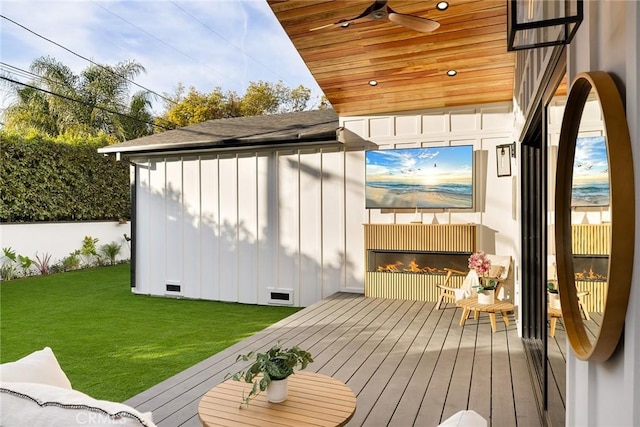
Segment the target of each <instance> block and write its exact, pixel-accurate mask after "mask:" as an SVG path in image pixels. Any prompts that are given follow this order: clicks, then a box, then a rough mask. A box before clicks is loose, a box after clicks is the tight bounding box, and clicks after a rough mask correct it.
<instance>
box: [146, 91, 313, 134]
mask: <svg viewBox="0 0 640 427" xmlns="http://www.w3.org/2000/svg"><path fill="white" fill-rule="evenodd" d="M164 95H165V97H166V98H168V99H170V100H171V102H168V103H165V112H164V113H163V114H162V116H161V117H160V118H159V119H157V120H156V123H157V124H158V125H161V126H163V127H169V128H175V127H182V126H188V125H192V124H196V123H201V122H204V121H206V120H214V119H222V118H228V117H241V116H259V115H263V114H275V113H286V112H292V111H303V110H305V109H306V108H307V105H308V103H309V100H310V99H311V90H310V89H308V88H306V87H304V86H302V85H300V86H298V87H296V88H293V89H292V88H289V87H287V86H286V85H285V84H283V83H282V82H278V83H275V84H274V83H269V82H263V81H258V82H251V83H250V84H249V86H248V87H247V90H246V92H245V94H244V96H242V97H240V96H238V94H237V93H235V92H233V91H227V92H223V91H222V89H221V88H219V87H217V88H215V89H214V90H213V91H212V92H211V93H209V94H206V93H202V92H199V91H197V90H196V89H195V88H194V87H191V88H189V92H188V93H187V94H186V95H185V88H184V86H183V85H182V84H178V86H177V88H176V90H175V93H174V94H172V95H171V94H164Z"/></svg>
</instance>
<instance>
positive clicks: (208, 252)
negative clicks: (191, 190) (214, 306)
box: [200, 157, 220, 300]
mask: <svg viewBox="0 0 640 427" xmlns="http://www.w3.org/2000/svg"><path fill="white" fill-rule="evenodd" d="M200 168H201V171H200V177H201V180H202V183H201V190H200V194H201V196H200V197H201V213H200V233H201V237H200V239H201V242H200V266H201V273H200V274H201V291H200V294H201V298H204V299H212V300H217V299H220V276H219V272H220V265H219V261H220V259H219V244H220V240H219V238H218V231H219V225H220V221H219V218H218V196H219V194H218V159H217V158H216V157H204V158H202V160H201V162H200Z"/></svg>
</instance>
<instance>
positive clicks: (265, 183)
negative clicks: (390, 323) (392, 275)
mask: <svg viewBox="0 0 640 427" xmlns="http://www.w3.org/2000/svg"><path fill="white" fill-rule="evenodd" d="M341 125H344V126H345V128H346V129H347V131H346V132H345V133H346V134H348V135H349V137H348V138H347V141H346V143H345V144H344V146H341V147H336V146H332V147H326V148H323V147H316V148H302V149H299V150H298V149H286V150H285V149H283V150H279V151H278V150H277V149H271V150H261V151H252V152H245V151H243V152H242V153H239V154H235V153H215V154H212V153H208V154H206V155H204V154H203V155H199V156H191V157H183V156H180V155H177V154H176V155H172V156H170V157H167V156H165V157H149V158H133V159H132V160H133V161H134V162H135V163H136V164H137V167H138V171H137V172H138V180H137V188H136V191H137V205H136V210H137V211H136V221H137V235H136V245H137V255H138V256H137V260H136V288H135V292H137V293H143V294H154V295H166V294H169V295H175V294H174V293H171V292H166V291H165V289H166V284H179V285H180V286H181V293H180V294H179V295H180V296H183V297H189V298H203V299H212V300H222V301H235V302H242V303H250V304H268V303H269V290H275V291H277V292H292V294H293V299H292V301H293V304H294V305H296V306H307V305H310V304H312V303H314V302H316V301H318V300H320V299H322V298H324V297H327V296H329V295H331V294H333V293H335V292H338V291H347V292H364V268H365V267H364V241H363V226H362V225H363V223H366V222H393V221H395V222H399V223H401V222H410V221H412V220H414V215H413V214H411V215H410V214H396V215H393V214H381V213H380V211H379V210H371V211H368V210H366V209H365V195H364V178H365V161H364V150H365V147H371V146H372V143H373V144H377V145H379V146H380V148H389V147H393V146H396V147H400V146H406V147H410V146H419V145H423V146H442V145H451V144H473V146H474V147H475V150H478V151H479V153H480V154H479V155H478V158H479V159H485V160H484V162H483V161H479V162H477V164H476V170H477V172H478V173H477V183H476V185H477V188H478V189H480V190H482V191H481V193H484V190H483V189H484V188H491V189H492V191H490V192H487V193H489V194H487V195H486V201H485V200H484V199H485V198H484V197H483V198H481V199H482V200H481V202H482V203H481V204H480V205H479V207H480V208H482V206H485V208H484V209H479V211H478V212H473V213H469V212H465V213H462V212H457V213H456V212H451V213H449V212H442V211H439V212H436V213H435V215H437V217H438V221H439V222H440V223H447V222H451V223H467V222H475V223H479V224H484V225H486V226H487V227H488V228H489V229H491V230H493V233H489V234H493V236H492V238H491V239H489V238H487V239H485V241H484V242H482V244H483V245H484V246H485V247H486V248H487V251H488V252H495V253H500V254H509V255H513V256H515V248H516V245H517V235H518V227H517V224H516V222H515V219H514V218H515V217H516V213H515V212H514V206H515V204H516V201H515V196H514V195H513V190H514V186H515V185H516V184H515V183H516V181H515V175H517V170H515V169H513V173H514V177H511V178H509V177H507V178H497V173H496V154H495V152H496V150H495V147H496V145H499V144H506V143H510V142H512V141H513V138H512V126H513V113H512V110H511V105H510V103H503V104H492V105H483V106H478V107H467V108H464V109H447V110H439V111H429V112H422V113H411V114H402V115H400V114H398V115H393V116H375V117H349V118H341ZM516 164H517V162H516V160H515V159H513V160H512V167H513V168H515V167H516ZM433 215H434V214H428V213H424V214H422V217H423V218H422V219H423V221H424V222H429V223H430V222H432V220H433Z"/></svg>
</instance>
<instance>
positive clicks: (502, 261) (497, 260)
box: [487, 254, 511, 280]
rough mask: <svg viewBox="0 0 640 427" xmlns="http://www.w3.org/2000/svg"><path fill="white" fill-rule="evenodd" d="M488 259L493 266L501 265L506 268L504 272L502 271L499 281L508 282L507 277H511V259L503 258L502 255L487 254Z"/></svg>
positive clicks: (508, 257)
mask: <svg viewBox="0 0 640 427" xmlns="http://www.w3.org/2000/svg"><path fill="white" fill-rule="evenodd" d="M487 258H489V261H491V265H492V266H493V265H499V266H502V267H504V270H503V271H502V273H501V274H500V276H499V277H498V279H500V280H506V279H507V277H509V269H510V267H511V257H510V256H509V255H507V256H502V255H492V254H487Z"/></svg>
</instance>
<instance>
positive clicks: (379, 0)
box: [309, 0, 387, 31]
mask: <svg viewBox="0 0 640 427" xmlns="http://www.w3.org/2000/svg"><path fill="white" fill-rule="evenodd" d="M386 4H387V0H376V1H374V2H373V4H372V5H371V6H369V7H368V8H366V9H365V11H364V12H362V13H361V14H360V15H358V16H356V17H355V18H349V19H341V20H339V21H338V22H334V23H332V24H325V25H321V26H319V27H315V28H311V29H310V30H309V31H316V30H322V29H324V28H329V27H345V28H346V27H348V26H349V25H350V24H351V23H352V22H359V21H365V20H368V19H372V18H370V17H369V15H371V14H372V13H373V11H375V10H378V9H382V8H383V7H384V6H385V5H386Z"/></svg>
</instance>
